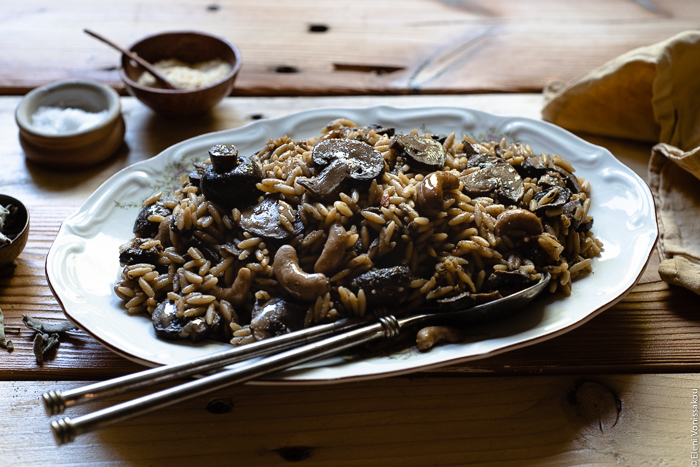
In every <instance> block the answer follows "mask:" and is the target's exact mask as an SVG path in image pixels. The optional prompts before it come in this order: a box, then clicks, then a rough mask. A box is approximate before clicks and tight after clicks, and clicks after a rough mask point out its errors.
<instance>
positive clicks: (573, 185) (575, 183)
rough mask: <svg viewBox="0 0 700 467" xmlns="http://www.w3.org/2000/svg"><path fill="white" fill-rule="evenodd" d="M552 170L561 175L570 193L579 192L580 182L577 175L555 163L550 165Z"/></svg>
mask: <svg viewBox="0 0 700 467" xmlns="http://www.w3.org/2000/svg"><path fill="white" fill-rule="evenodd" d="M552 170H554V171H555V172H556V173H558V174H559V175H561V177H562V178H563V179H564V180H566V187H567V188H568V189H569V190H571V192H572V193H581V182H579V180H578V177H577V176H576V175H574V174H572V173H571V172H569V171H568V170H566V169H565V168H563V167H559V166H558V165H556V164H553V165H552Z"/></svg>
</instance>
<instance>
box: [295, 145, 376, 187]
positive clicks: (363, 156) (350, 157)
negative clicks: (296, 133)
mask: <svg viewBox="0 0 700 467" xmlns="http://www.w3.org/2000/svg"><path fill="white" fill-rule="evenodd" d="M311 157H312V159H313V161H314V163H315V164H317V165H319V166H321V167H324V169H323V170H322V171H321V173H319V174H318V175H316V176H315V177H311V178H304V177H299V178H297V183H299V185H301V186H303V187H304V188H306V189H307V190H309V191H310V192H311V193H312V194H313V195H315V196H316V197H317V198H320V199H322V200H327V199H331V198H335V197H336V196H337V194H338V193H339V192H340V191H342V190H343V189H344V187H345V185H346V183H347V182H348V181H349V180H355V181H359V182H362V181H370V180H373V179H374V178H376V177H378V176H379V174H381V173H382V171H383V170H384V159H383V158H382V155H381V154H380V153H379V151H377V150H376V149H374V147H372V146H370V145H369V144H367V143H365V142H362V141H358V140H350V139H343V138H334V139H326V140H323V141H321V142H319V143H317V144H316V145H315V146H314V147H313V150H312V153H311Z"/></svg>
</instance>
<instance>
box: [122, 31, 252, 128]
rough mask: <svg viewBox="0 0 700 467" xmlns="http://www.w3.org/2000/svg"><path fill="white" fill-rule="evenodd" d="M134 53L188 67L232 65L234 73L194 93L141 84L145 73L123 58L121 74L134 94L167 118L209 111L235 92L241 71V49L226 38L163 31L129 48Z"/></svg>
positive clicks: (150, 59) (134, 63)
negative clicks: (216, 61) (218, 62)
mask: <svg viewBox="0 0 700 467" xmlns="http://www.w3.org/2000/svg"><path fill="white" fill-rule="evenodd" d="M130 50H131V51H132V52H135V53H136V54H138V55H139V56H140V57H141V58H143V59H145V60H146V61H148V62H150V63H156V62H158V61H160V60H167V59H177V60H180V61H182V62H185V63H187V64H190V65H193V64H196V63H201V62H206V61H209V60H214V59H221V60H223V61H225V62H227V63H229V64H230V65H231V71H230V72H229V73H228V74H227V75H226V76H225V77H223V78H222V79H221V80H219V81H217V82H216V83H213V84H211V85H209V86H206V87H200V88H197V89H193V90H182V89H162V88H158V87H151V86H145V85H142V84H139V83H138V80H139V76H141V73H143V72H144V69H143V68H142V67H140V66H139V65H138V64H137V63H136V62H134V61H132V60H131V59H129V57H127V56H126V55H122V61H121V64H122V66H121V68H120V69H119V74H120V76H121V78H122V81H124V84H125V85H126V88H127V90H128V91H129V93H130V94H131V95H133V96H134V97H136V98H137V99H138V100H139V101H141V102H142V103H144V104H145V105H147V106H148V107H150V108H151V109H152V110H153V111H155V112H156V113H158V114H160V115H163V116H166V117H186V116H192V115H197V114H202V113H205V112H207V111H209V110H210V109H211V108H212V107H214V106H215V105H216V104H218V103H219V102H220V101H221V100H222V99H223V98H225V97H226V96H228V95H229V94H230V93H231V89H233V83H234V81H235V79H236V76H237V75H238V71H239V70H240V68H241V54H240V52H239V51H238V48H237V47H236V46H235V45H233V44H232V43H230V42H229V41H227V40H226V39H224V38H221V37H217V36H213V35H211V34H207V33H203V32H194V31H176V32H164V33H160V34H155V35H152V36H148V37H146V38H144V39H141V40H140V41H138V42H136V43H135V44H133V45H132V46H131V47H130Z"/></svg>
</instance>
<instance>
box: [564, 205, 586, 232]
mask: <svg viewBox="0 0 700 467" xmlns="http://www.w3.org/2000/svg"><path fill="white" fill-rule="evenodd" d="M579 208H580V209H581V210H583V206H582V205H581V201H580V200H579V199H578V198H571V200H570V201H569V202H568V203H566V204H565V205H564V206H563V208H562V214H563V215H564V216H566V218H567V219H569V222H570V225H569V228H570V229H572V230H576V229H578V228H579V225H581V220H582V219H577V218H576V211H577V210H578V209H579ZM580 212H582V211H580Z"/></svg>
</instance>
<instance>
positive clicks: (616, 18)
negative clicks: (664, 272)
mask: <svg viewBox="0 0 700 467" xmlns="http://www.w3.org/2000/svg"><path fill="white" fill-rule="evenodd" d="M0 17H2V27H1V28H0V49H1V50H2V51H3V53H2V56H1V57H0V65H2V66H0V94H23V93H25V92H26V91H27V90H29V89H32V88H34V87H36V86H39V85H42V84H46V83H49V82H52V81H56V80H60V79H66V78H87V79H94V80H97V81H102V82H106V83H109V84H111V85H113V86H115V87H119V85H120V84H119V76H118V73H117V67H118V66H119V53H118V52H115V51H114V50H112V49H110V48H109V47H107V46H106V45H104V44H102V43H100V42H98V41H96V40H95V39H93V38H91V37H88V36H87V35H85V34H83V32H82V30H83V29H84V28H89V29H93V30H95V31H97V32H99V33H102V34H103V35H105V36H107V37H109V38H111V39H112V40H114V41H115V42H117V43H119V44H121V45H123V46H128V45H130V44H131V43H133V42H135V41H137V40H138V39H140V38H142V37H144V36H146V35H149V34H152V33H156V32H161V31H167V30H183V29H191V30H202V31H208V32H211V33H214V34H217V35H221V36H224V37H226V38H228V39H229V40H231V41H232V42H234V43H235V44H237V45H238V46H239V48H240V49H241V52H242V55H243V68H242V70H241V73H240V75H239V78H238V81H237V85H236V88H235V90H234V94H236V95H330V94H386V93H390V94H398V93H419V92H420V93H455V92H458V93H462V92H484V91H509V92H514V91H515V92H523V91H539V90H541V89H542V86H543V85H544V84H545V83H547V82H548V81H551V80H557V79H558V80H564V81H568V80H570V79H572V78H574V77H576V76H578V75H580V74H582V73H585V72H587V71H589V70H591V69H593V68H595V67H597V66H599V65H602V64H603V63H605V62H606V61H608V60H610V59H612V58H614V57H616V56H618V55H620V54H622V53H624V52H627V51H629V50H631V49H633V48H636V47H640V46H644V45H649V44H653V43H655V42H658V41H661V40H664V39H666V38H668V37H671V36H673V35H675V34H676V33H678V32H681V31H683V30H688V29H698V28H700V8H698V7H697V2H696V1H695V0H644V1H642V0H590V1H587V2H580V1H578V0H566V1H561V0H541V1H537V2H522V1H518V0H386V1H381V2H377V1H373V0H353V1H349V0H340V1H333V2H318V1H312V0H299V1H294V2H280V1H275V0H260V1H255V2H250V1H244V0H218V1H211V2H199V1H196V0H183V1H178V2H171V1H168V0H149V1H148V2H143V1H140V0H120V1H116V0H104V1H100V2H93V1H89V0H71V1H60V2H50V1H46V0H25V1H23V2H3V4H2V5H1V6H0Z"/></svg>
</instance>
